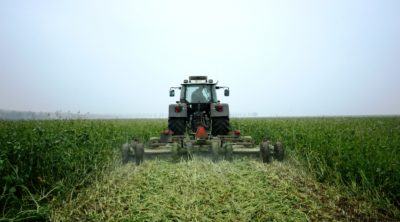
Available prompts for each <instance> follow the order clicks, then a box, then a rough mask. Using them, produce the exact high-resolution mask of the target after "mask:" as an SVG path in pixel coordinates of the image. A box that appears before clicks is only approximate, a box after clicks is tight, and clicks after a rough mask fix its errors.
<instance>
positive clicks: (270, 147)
mask: <svg viewBox="0 0 400 222" xmlns="http://www.w3.org/2000/svg"><path fill="white" fill-rule="evenodd" d="M177 89H178V90H180V99H179V101H177V102H176V103H175V104H170V105H169V110H168V129H167V130H165V131H164V132H162V133H161V135H160V136H159V137H152V138H150V141H149V142H148V143H146V144H142V143H140V142H137V141H132V142H131V143H127V144H124V145H123V147H122V150H123V155H122V157H123V162H124V163H126V162H129V161H134V162H136V164H140V163H142V162H143V161H144V160H145V159H152V158H154V157H167V158H171V157H172V159H176V158H182V157H185V158H192V157H193V156H208V157H211V158H212V159H214V160H218V159H227V160H231V159H233V158H236V157H238V156H239V157H241V156H253V157H255V158H260V159H261V160H262V161H263V162H265V163H269V162H270V161H271V160H272V158H274V159H277V160H279V161H281V160H283V158H284V147H283V145H282V143H280V142H276V143H274V144H273V143H271V141H269V140H268V139H264V141H263V142H262V143H261V144H260V145H259V146H257V145H255V144H254V141H253V139H252V138H251V137H250V136H242V135H241V132H240V131H239V130H232V129H231V125H230V122H229V105H228V104H226V103H221V102H220V101H219V100H218V98H217V93H216V92H217V90H220V89H224V95H225V96H229V88H228V87H225V86H218V82H214V81H213V80H212V79H207V76H190V77H189V80H184V81H183V83H182V84H181V86H180V87H171V88H170V91H169V94H170V96H171V97H174V96H175V90H177Z"/></svg>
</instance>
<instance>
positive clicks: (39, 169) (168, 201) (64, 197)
mask: <svg viewBox="0 0 400 222" xmlns="http://www.w3.org/2000/svg"><path fill="white" fill-rule="evenodd" d="M166 122H167V121H166V120H162V119H160V120H48V121H0V186H1V193H0V195H1V196H0V212H1V213H0V221H22V220H24V221H26V220H31V221H38V220H44V221H49V220H50V221H143V220H145V221H146V220H147V221H168V220H174V221H274V220H276V221H321V220H322V221H348V220H362V221H364V220H377V221H398V220H400V211H399V208H400V192H399V190H400V118H399V117H357V118H356V117H335V118H333V117H332V118H265V119H261V118H260V119H258V118H257V119H233V120H232V121H231V122H232V125H233V128H235V129H240V130H241V132H242V134H244V135H250V136H252V137H253V138H254V139H255V140H256V142H260V141H261V140H262V138H264V137H265V136H266V135H268V136H269V137H270V138H271V139H272V140H280V141H282V143H283V144H284V145H285V147H286V150H287V156H286V158H285V160H284V161H283V162H273V163H271V164H263V163H261V162H260V161H258V160H253V159H242V160H234V161H218V162H212V161H211V160H208V159H194V160H192V161H181V162H177V163H175V162H166V161H163V160H152V161H147V162H145V163H144V164H142V165H140V166H135V165H133V164H126V165H122V164H121V151H120V149H121V145H122V144H123V143H126V142H128V141H130V140H132V139H137V140H140V141H143V142H146V141H148V139H149V138H150V137H151V136H157V135H159V132H161V131H162V130H164V129H165V128H166V127H167V123H166Z"/></svg>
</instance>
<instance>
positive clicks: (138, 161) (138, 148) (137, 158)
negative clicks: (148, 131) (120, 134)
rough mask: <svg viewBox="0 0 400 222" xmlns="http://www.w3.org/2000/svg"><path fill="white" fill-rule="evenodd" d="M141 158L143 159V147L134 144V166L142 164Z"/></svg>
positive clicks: (140, 144)
mask: <svg viewBox="0 0 400 222" xmlns="http://www.w3.org/2000/svg"><path fill="white" fill-rule="evenodd" d="M143 157H144V146H143V144H142V143H138V144H136V147H135V161H136V165H140V164H141V163H143Z"/></svg>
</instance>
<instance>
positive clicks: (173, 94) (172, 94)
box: [169, 89, 175, 97]
mask: <svg viewBox="0 0 400 222" xmlns="http://www.w3.org/2000/svg"><path fill="white" fill-rule="evenodd" d="M169 96H170V97H174V96H175V90H173V89H171V90H170V91H169Z"/></svg>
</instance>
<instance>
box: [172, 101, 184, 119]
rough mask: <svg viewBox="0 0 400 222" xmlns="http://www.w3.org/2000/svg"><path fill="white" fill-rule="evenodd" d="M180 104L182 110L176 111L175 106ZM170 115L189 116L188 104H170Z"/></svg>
mask: <svg viewBox="0 0 400 222" xmlns="http://www.w3.org/2000/svg"><path fill="white" fill-rule="evenodd" d="M176 106H180V107H181V111H180V112H176V111H175V107H176ZM168 117H182V118H186V117H187V106H186V104H184V103H183V104H169V109H168Z"/></svg>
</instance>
